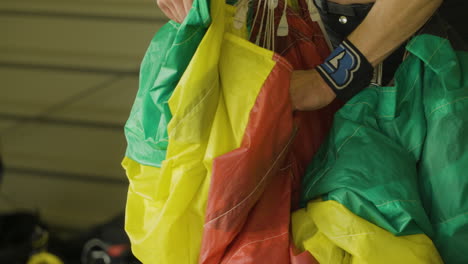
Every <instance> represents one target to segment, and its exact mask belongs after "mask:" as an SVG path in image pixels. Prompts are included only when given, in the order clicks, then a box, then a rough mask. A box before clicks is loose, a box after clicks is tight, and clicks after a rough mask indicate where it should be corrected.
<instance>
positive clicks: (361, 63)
mask: <svg viewBox="0 0 468 264" xmlns="http://www.w3.org/2000/svg"><path fill="white" fill-rule="evenodd" d="M317 71H318V73H319V74H320V76H322V78H323V80H325V82H326V83H327V84H328V85H329V86H330V87H331V88H332V89H333V91H334V92H335V94H336V97H338V98H340V99H341V100H343V101H345V102H346V101H348V100H349V99H351V98H352V97H353V96H355V95H356V94H357V93H359V92H360V91H361V90H362V89H364V88H365V87H367V86H368V85H369V84H370V82H371V79H372V77H373V74H374V67H372V65H371V64H370V63H369V61H368V60H367V59H366V57H364V55H363V54H362V53H361V52H360V51H359V50H358V49H357V48H356V47H355V46H354V45H353V44H352V43H351V42H350V41H349V40H347V39H345V40H344V41H343V42H341V44H340V45H339V46H338V47H337V48H336V49H335V50H334V51H333V52H332V54H331V55H330V56H329V57H328V58H327V59H325V62H324V63H322V64H321V65H319V66H317Z"/></svg>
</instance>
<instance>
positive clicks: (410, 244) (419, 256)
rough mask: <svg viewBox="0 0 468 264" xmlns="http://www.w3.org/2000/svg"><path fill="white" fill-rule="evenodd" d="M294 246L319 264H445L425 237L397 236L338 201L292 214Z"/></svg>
mask: <svg viewBox="0 0 468 264" xmlns="http://www.w3.org/2000/svg"><path fill="white" fill-rule="evenodd" d="M292 232H293V237H294V243H295V244H296V246H297V247H299V248H300V249H301V250H307V251H309V252H310V253H311V254H312V255H313V256H314V257H315V258H316V259H317V260H318V262H319V263H322V264H324V263H353V264H365V263H366V264H367V263H368V264H374V263H379V264H385V263H389V264H390V263H392V264H393V263H411V264H419V263H420V264H436V263H443V261H442V260H441V258H440V256H439V253H438V252H437V249H436V248H435V247H434V245H433V243H432V241H431V240H430V239H429V237H427V236H426V235H425V234H418V235H409V236H400V237H397V236H394V235H393V234H392V233H390V232H388V231H386V230H384V229H382V228H380V227H378V226H376V225H374V224H372V223H370V222H368V221H366V220H365V219H363V218H360V217H359V216H357V215H355V214H353V213H352V212H351V211H349V210H348V209H347V208H346V207H344V206H343V205H342V204H340V203H338V202H336V201H331V200H330V201H312V202H309V203H308V205H307V208H306V209H301V210H298V211H296V212H294V213H293V215H292Z"/></svg>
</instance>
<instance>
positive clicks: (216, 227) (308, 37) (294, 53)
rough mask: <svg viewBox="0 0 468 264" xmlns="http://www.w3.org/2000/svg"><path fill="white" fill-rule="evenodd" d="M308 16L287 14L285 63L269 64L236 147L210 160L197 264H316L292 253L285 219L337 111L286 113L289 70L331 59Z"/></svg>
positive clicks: (283, 46)
mask: <svg viewBox="0 0 468 264" xmlns="http://www.w3.org/2000/svg"><path fill="white" fill-rule="evenodd" d="M299 2H300V3H302V4H304V1H302V0H300V1H299ZM305 14H306V13H305V12H304V14H303V15H302V16H297V15H291V13H288V22H289V26H290V29H291V30H290V32H291V33H290V34H289V35H288V37H286V38H282V39H281V38H278V43H281V45H279V46H280V48H281V49H282V55H284V56H285V58H283V57H281V56H279V55H275V56H274V58H273V59H274V60H275V61H276V62H277V64H276V66H275V67H274V68H273V70H272V72H271V74H270V75H269V76H268V78H267V80H266V81H265V83H264V86H263V87H262V89H261V90H260V93H259V95H258V97H257V100H256V102H255V105H254V107H253V109H252V110H251V112H250V117H249V118H250V119H249V123H248V125H247V128H246V132H245V134H244V138H243V141H242V144H241V147H240V148H238V149H236V150H234V151H232V152H230V153H227V154H225V155H222V156H220V157H217V158H216V159H215V160H214V163H213V173H212V176H211V177H212V178H211V186H210V190H209V196H208V203H207V210H206V220H205V226H204V233H203V241H202V248H201V252H200V261H199V262H200V263H202V264H218V263H225V264H226V263H229V264H241V263H242V264H245V263H280V264H288V263H291V264H314V263H317V261H316V260H315V259H314V258H313V257H312V256H311V255H310V254H309V253H308V252H303V253H300V254H297V252H296V251H295V249H294V245H293V243H292V241H291V239H290V236H291V234H290V231H289V228H290V227H289V225H290V212H291V211H292V210H294V209H296V208H295V206H296V205H297V204H298V199H299V194H300V183H301V177H302V175H303V173H304V171H305V169H306V166H307V164H308V163H309V162H310V160H311V158H312V156H313V155H314V154H315V152H316V151H317V150H318V148H319V146H320V144H321V143H322V142H323V140H324V139H325V137H326V135H327V133H328V131H329V129H330V127H331V124H332V121H333V115H334V113H335V112H336V110H337V109H338V108H339V107H340V104H339V103H337V102H334V103H332V104H331V105H330V106H328V107H325V108H323V109H320V110H318V111H313V112H295V113H292V111H291V103H290V97H289V86H290V77H291V65H292V66H293V68H294V69H296V70H299V69H301V70H302V69H311V68H313V67H315V66H316V65H318V64H319V63H321V62H322V61H323V59H324V58H325V57H326V56H327V55H328V53H329V50H328V48H327V45H326V43H325V40H324V38H323V35H322V33H321V32H320V29H319V27H318V25H317V24H316V23H314V22H311V21H310V18H308V17H306V16H305ZM294 128H297V133H296V134H294V132H295V131H296V130H295V129H294ZM291 204H292V205H293V207H291ZM293 252H294V253H293Z"/></svg>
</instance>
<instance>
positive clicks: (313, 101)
mask: <svg viewBox="0 0 468 264" xmlns="http://www.w3.org/2000/svg"><path fill="white" fill-rule="evenodd" d="M441 4H442V0H392V1H390V0H376V2H375V4H374V6H373V7H372V9H371V10H370V11H369V14H368V15H367V17H366V18H365V19H364V21H363V22H362V23H361V24H360V25H359V26H358V27H357V28H356V30H354V31H353V33H351V35H349V36H348V40H349V41H350V42H351V43H353V44H354V46H356V47H357V48H358V49H359V50H360V51H361V53H362V54H363V55H364V56H365V57H366V58H367V60H368V61H369V62H370V63H371V64H372V65H373V66H376V65H377V64H379V63H380V62H382V61H383V60H384V59H385V58H386V57H387V56H389V55H390V54H391V53H392V52H393V51H394V50H395V49H396V48H398V47H399V46H400V45H401V44H402V43H403V42H404V41H406V40H407V39H408V38H409V37H411V35H413V34H414V33H415V32H416V31H417V30H418V29H420V28H421V27H422V26H423V25H424V24H425V23H426V21H427V20H428V19H429V18H430V17H431V16H432V15H433V14H434V12H435V11H436V10H437V8H438V7H439V6H440V5H441ZM334 98H335V93H334V92H333V90H332V89H331V88H330V87H329V86H328V85H327V84H326V83H325V81H324V80H323V79H322V77H321V76H320V75H319V74H318V73H317V71H316V70H315V69H314V70H309V71H295V72H293V76H292V79H291V100H292V102H293V106H294V108H295V109H297V110H314V109H319V108H322V107H324V106H326V105H328V104H329V103H330V102H331V101H333V99H334Z"/></svg>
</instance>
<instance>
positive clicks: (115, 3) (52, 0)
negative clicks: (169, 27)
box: [0, 0, 165, 20]
mask: <svg viewBox="0 0 468 264" xmlns="http://www.w3.org/2000/svg"><path fill="white" fill-rule="evenodd" d="M0 11H23V12H24V11H29V12H41V11H46V12H50V13H67V14H96V15H101V16H106V15H107V16H110V15H113V16H120V17H135V18H138V17H140V18H142V17H144V18H153V19H156V20H157V19H165V18H164V15H163V14H162V12H161V11H160V10H159V9H158V8H157V5H156V1H155V0H41V1H37V0H2V1H0Z"/></svg>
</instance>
